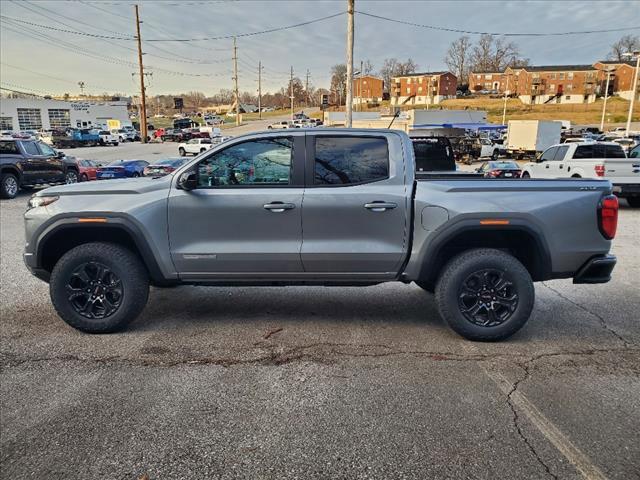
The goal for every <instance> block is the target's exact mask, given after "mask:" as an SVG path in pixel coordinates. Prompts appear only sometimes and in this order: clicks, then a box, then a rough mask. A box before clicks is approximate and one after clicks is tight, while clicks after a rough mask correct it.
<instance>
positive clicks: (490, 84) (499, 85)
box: [469, 71, 506, 93]
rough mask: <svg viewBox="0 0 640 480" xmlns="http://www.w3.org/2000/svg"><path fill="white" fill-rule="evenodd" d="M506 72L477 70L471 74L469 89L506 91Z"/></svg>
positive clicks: (473, 90) (475, 90)
mask: <svg viewBox="0 0 640 480" xmlns="http://www.w3.org/2000/svg"><path fill="white" fill-rule="evenodd" d="M505 88H506V86H505V75H504V72H491V71H486V72H485V71H477V72H473V73H471V74H470V75H469V91H471V92H481V91H497V92H500V93H504V89H505Z"/></svg>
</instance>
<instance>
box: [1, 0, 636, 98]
mask: <svg viewBox="0 0 640 480" xmlns="http://www.w3.org/2000/svg"><path fill="white" fill-rule="evenodd" d="M346 3H347V2H346V0H335V1H325V0H316V1H311V0H308V1H303V0H290V1H278V0H270V1H248V0H247V1H194V0H183V1H179V0H165V1H152V0H146V1H140V2H138V4H139V5H140V17H141V20H142V22H143V23H142V24H141V37H142V41H143V51H144V53H145V55H144V64H145V71H147V72H153V75H151V76H150V77H147V78H148V94H149V95H156V94H172V93H180V92H187V91H191V90H197V91H202V92H204V93H205V94H206V95H212V94H214V93H215V92H217V91H218V90H220V89H221V88H232V87H233V80H232V67H233V62H232V56H233V54H232V51H233V48H232V46H233V43H232V40H230V39H218V40H213V39H212V40H207V41H192V42H175V41H162V42H152V41H151V40H171V39H173V40H175V39H199V38H200V39H201V38H208V37H224V36H229V35H239V34H244V33H252V32H258V31H263V30H268V29H271V28H276V27H283V26H289V25H294V24H297V23H302V22H306V21H309V20H313V19H317V18H321V17H327V16H330V15H333V14H338V13H340V12H344V11H346ZM133 5H134V2H130V1H115V0H113V1H112V0H104V1H96V0H76V1H47V0H31V1H29V0H15V1H14V0H0V14H1V15H2V16H3V18H2V19H1V20H2V22H1V23H0V60H1V62H2V63H1V65H0V80H1V81H2V86H3V87H6V88H15V89H16V90H21V91H27V92H34V93H38V94H41V95H44V94H54V95H57V94H62V93H65V92H68V93H70V94H72V95H76V94H79V93H80V88H79V86H78V82H79V81H83V82H85V90H84V92H85V93H89V94H101V93H103V92H109V93H115V92H118V93H122V94H125V95H134V94H136V93H137V91H138V86H139V79H138V77H137V71H138V70H137V66H136V65H137V45H136V42H135V40H133V39H132V38H130V37H133V35H135V14H134V6H133ZM356 11H362V12H366V13H370V14H375V15H380V16H385V17H389V18H393V19H397V20H402V21H407V22H413V23H419V24H423V25H424V24H428V25H435V26H439V27H445V28H451V29H458V30H470V31H491V32H500V33H519V32H520V33H522V32H527V33H531V32H544V33H549V32H567V31H584V30H591V29H611V28H625V27H631V28H634V30H629V31H624V32H611V33H597V34H591V35H571V36H560V37H558V36H550V37H549V36H547V37H515V38H514V37H512V38H510V39H511V40H513V41H515V42H516V43H517V44H518V46H519V48H520V51H521V53H522V55H523V56H524V57H525V58H529V59H530V62H531V64H534V65H553V64H591V63H593V62H594V61H596V60H599V59H603V58H605V57H606V55H607V53H608V52H609V51H610V47H611V44H612V43H613V42H615V41H616V40H618V39H619V38H620V37H621V36H622V35H624V34H625V33H630V34H634V35H640V0H638V1H635V0H632V1H630V0H627V1H611V2H607V1H586V0H582V1H576V2H573V1H538V2H525V1H506V2H498V1H493V2H486V1H473V2H466V1H418V0H414V1H392V0H387V1H382V0H380V1H373V0H370V1H367V0H356ZM11 19H14V20H11ZM15 20H20V21H22V22H30V23H32V24H37V25H40V26H35V25H28V24H25V23H16V21H15ZM42 26H49V27H53V28H57V29H60V30H72V31H80V32H84V33H86V34H88V35H77V34H74V33H69V32H62V31H57V30H51V29H46V28H42ZM346 26H347V17H346V14H343V15H339V16H337V17H334V18H330V19H327V20H323V21H320V22H317V23H312V24H309V25H304V26H300V27H297V28H291V29H287V30H281V31H276V32H271V33H265V34H260V35H252V36H241V37H239V38H238V40H237V45H238V70H239V75H238V77H239V88H240V90H241V91H255V90H256V89H257V83H258V82H257V79H258V61H260V60H261V61H262V64H263V65H264V71H263V72H264V73H263V78H262V86H263V92H265V91H275V90H278V89H279V88H280V87H281V86H283V85H285V84H286V83H287V80H288V76H289V71H290V68H291V67H292V66H293V69H294V75H295V76H297V77H299V78H302V79H303V81H304V79H305V78H306V73H307V70H308V71H309V82H310V84H311V85H313V86H315V87H324V88H328V86H329V82H330V69H331V66H332V65H335V64H337V63H344V61H345V58H346ZM355 32H356V34H355V42H354V61H355V63H356V65H358V64H359V62H360V61H361V60H367V59H368V60H370V61H371V62H372V63H373V65H374V68H376V69H377V68H379V67H380V66H381V65H382V62H383V60H384V59H385V58H389V57H396V58H398V59H401V60H404V59H406V58H408V57H411V58H412V59H413V60H414V61H415V62H416V63H417V64H418V66H419V70H420V71H428V70H441V69H446V66H445V64H444V60H443V59H444V56H445V52H446V50H447V48H448V46H449V44H450V43H451V42H452V41H454V40H456V39H457V38H458V37H460V36H461V33H456V32H447V31H438V30H433V29H426V28H420V27H415V26H410V25H404V24H398V23H392V22H388V21H384V20H380V19H376V18H372V17H366V16H362V15H356V17H355ZM96 36H107V37H109V36H111V37H129V39H126V40H121V39H113V38H97V37H96ZM470 37H471V38H472V40H475V39H477V37H478V36H477V35H470ZM163 57H164V58H163Z"/></svg>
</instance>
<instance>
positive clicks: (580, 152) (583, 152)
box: [573, 145, 595, 159]
mask: <svg viewBox="0 0 640 480" xmlns="http://www.w3.org/2000/svg"><path fill="white" fill-rule="evenodd" d="M573 158H576V159H586V158H595V157H594V151H593V145H579V146H577V147H576V151H575V152H573Z"/></svg>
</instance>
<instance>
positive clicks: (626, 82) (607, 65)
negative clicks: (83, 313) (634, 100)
mask: <svg viewBox="0 0 640 480" xmlns="http://www.w3.org/2000/svg"><path fill="white" fill-rule="evenodd" d="M593 66H594V67H595V68H597V69H598V70H599V71H600V73H601V74H600V76H599V82H598V87H599V93H600V94H601V95H604V91H605V88H606V85H607V73H606V71H607V70H609V72H610V75H611V77H610V78H609V95H619V96H620V97H622V98H624V99H625V100H631V95H632V90H633V75H634V72H635V69H636V64H635V62H619V61H601V62H596V63H594V64H593ZM636 95H638V92H636Z"/></svg>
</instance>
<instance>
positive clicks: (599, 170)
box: [593, 165, 604, 177]
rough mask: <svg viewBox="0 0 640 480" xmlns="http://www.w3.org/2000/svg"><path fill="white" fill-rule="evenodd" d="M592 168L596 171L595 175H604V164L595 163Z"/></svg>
mask: <svg viewBox="0 0 640 480" xmlns="http://www.w3.org/2000/svg"><path fill="white" fill-rule="evenodd" d="M593 169H594V170H595V171H596V177H604V165H596V166H595V167H593Z"/></svg>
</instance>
